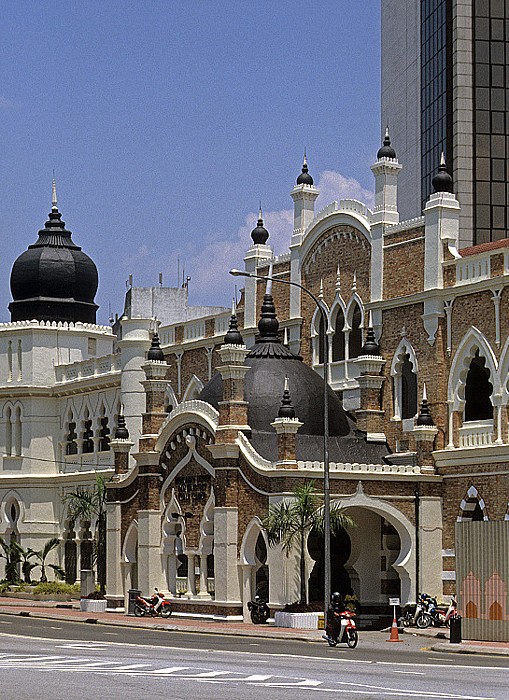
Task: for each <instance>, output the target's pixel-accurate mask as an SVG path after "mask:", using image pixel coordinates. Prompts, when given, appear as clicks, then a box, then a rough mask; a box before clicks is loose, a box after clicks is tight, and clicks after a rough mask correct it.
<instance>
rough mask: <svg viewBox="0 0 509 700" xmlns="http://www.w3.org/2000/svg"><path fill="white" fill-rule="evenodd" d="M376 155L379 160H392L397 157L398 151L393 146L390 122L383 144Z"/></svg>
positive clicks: (386, 128)
mask: <svg viewBox="0 0 509 700" xmlns="http://www.w3.org/2000/svg"><path fill="white" fill-rule="evenodd" d="M376 157H377V159H378V160H380V159H381V158H390V159H391V160H393V159H394V158H396V151H395V150H394V148H393V147H392V146H391V136H390V134H389V125H388V124H387V126H386V127H385V136H384V141H383V146H382V147H381V148H379V150H378V153H377V156H376Z"/></svg>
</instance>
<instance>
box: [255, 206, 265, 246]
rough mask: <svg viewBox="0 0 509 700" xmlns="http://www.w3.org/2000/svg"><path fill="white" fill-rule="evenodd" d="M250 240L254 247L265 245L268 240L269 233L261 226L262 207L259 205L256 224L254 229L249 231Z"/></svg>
mask: <svg viewBox="0 0 509 700" xmlns="http://www.w3.org/2000/svg"><path fill="white" fill-rule="evenodd" d="M251 238H252V239H253V243H254V244H255V245H265V244H266V243H267V240H268V238H269V232H268V231H267V229H266V228H265V226H264V225H263V214H262V205H261V204H260V210H259V212H258V221H257V222H256V228H254V229H253V230H252V231H251Z"/></svg>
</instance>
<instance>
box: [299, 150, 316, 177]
mask: <svg viewBox="0 0 509 700" xmlns="http://www.w3.org/2000/svg"><path fill="white" fill-rule="evenodd" d="M313 182H314V180H313V178H312V177H311V175H310V174H309V170H308V159H307V158H306V152H305V151H304V161H303V163H302V172H301V174H300V175H299V177H298V178H297V184H298V185H312V184H313Z"/></svg>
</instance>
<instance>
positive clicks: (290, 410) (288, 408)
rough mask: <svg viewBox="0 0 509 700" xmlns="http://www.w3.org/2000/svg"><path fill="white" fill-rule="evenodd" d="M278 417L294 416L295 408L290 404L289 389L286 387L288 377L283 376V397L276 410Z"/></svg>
mask: <svg viewBox="0 0 509 700" xmlns="http://www.w3.org/2000/svg"><path fill="white" fill-rule="evenodd" d="M277 415H278V418H295V408H294V407H293V406H292V399H291V396H290V390H289V389H288V379H287V378H286V377H285V388H284V389H283V398H282V399H281V406H280V407H279V411H278V412H277Z"/></svg>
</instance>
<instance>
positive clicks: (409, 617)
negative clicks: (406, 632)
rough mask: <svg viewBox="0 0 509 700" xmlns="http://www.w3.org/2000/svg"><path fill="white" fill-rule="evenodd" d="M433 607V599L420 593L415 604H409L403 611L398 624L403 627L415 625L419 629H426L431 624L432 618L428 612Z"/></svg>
mask: <svg viewBox="0 0 509 700" xmlns="http://www.w3.org/2000/svg"><path fill="white" fill-rule="evenodd" d="M432 605H433V599H432V598H431V597H430V596H429V595H427V594H426V593H421V594H420V596H419V599H418V601H417V603H409V604H408V605H405V607H404V609H403V615H402V616H401V617H400V618H399V622H400V624H401V625H403V627H410V626H411V625H415V626H416V627H418V628H419V629H426V627H429V626H430V625H431V623H432V622H433V618H432V616H431V614H430V612H429V609H430V607H431V606H432Z"/></svg>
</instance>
